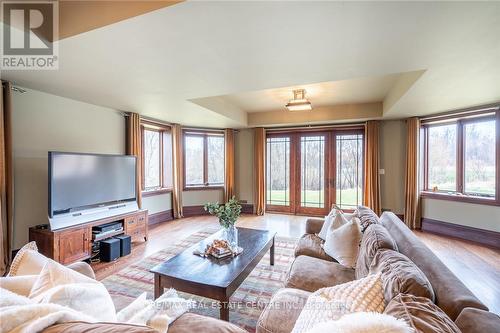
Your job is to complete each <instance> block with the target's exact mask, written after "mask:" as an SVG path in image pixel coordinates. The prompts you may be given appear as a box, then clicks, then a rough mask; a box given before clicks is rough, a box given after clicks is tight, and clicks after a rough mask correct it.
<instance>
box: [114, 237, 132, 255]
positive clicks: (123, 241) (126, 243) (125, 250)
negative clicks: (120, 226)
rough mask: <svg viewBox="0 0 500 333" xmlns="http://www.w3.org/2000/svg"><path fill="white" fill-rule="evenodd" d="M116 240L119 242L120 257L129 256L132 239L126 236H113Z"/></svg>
mask: <svg viewBox="0 0 500 333" xmlns="http://www.w3.org/2000/svg"><path fill="white" fill-rule="evenodd" d="M115 238H116V239H119V240H120V257H123V256H126V255H129V254H130V251H131V247H132V245H131V244H132V241H131V240H132V238H131V237H130V236H128V235H119V236H115Z"/></svg>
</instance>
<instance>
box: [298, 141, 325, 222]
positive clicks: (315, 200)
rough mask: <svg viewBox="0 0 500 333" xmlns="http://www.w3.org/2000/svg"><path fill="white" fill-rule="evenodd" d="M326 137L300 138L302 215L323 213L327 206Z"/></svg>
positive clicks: (299, 174) (300, 208)
mask: <svg viewBox="0 0 500 333" xmlns="http://www.w3.org/2000/svg"><path fill="white" fill-rule="evenodd" d="M325 148H326V135H324V134H310V135H309V134H308V135H302V136H300V171H299V173H298V176H299V177H300V181H299V203H298V204H299V205H298V211H299V212H300V213H306V214H307V213H323V212H325V211H326V210H327V206H326V202H327V200H326V193H327V186H326V181H325V179H326V177H325V175H327V174H328V173H327V172H328V170H327V167H326V165H327V164H326V158H325V156H326V150H325Z"/></svg>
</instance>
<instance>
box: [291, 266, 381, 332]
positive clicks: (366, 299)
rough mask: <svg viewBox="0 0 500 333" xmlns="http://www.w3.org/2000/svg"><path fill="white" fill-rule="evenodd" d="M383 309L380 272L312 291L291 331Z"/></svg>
mask: <svg viewBox="0 0 500 333" xmlns="http://www.w3.org/2000/svg"><path fill="white" fill-rule="evenodd" d="M382 311H384V292H383V290H382V281H381V280H380V274H372V275H369V276H367V277H366V278H363V279H360V280H354V281H351V282H347V283H343V284H339V285H337V286H334V287H327V288H322V289H319V290H317V291H315V292H314V293H312V294H311V295H310V296H309V298H308V299H307V302H306V304H305V306H304V309H303V310H302V312H301V313H300V315H299V318H297V321H296V322H295V326H294V328H293V330H292V333H303V332H307V331H308V330H310V329H311V328H313V327H314V326H315V325H318V324H319V323H323V322H326V321H330V320H338V319H340V318H341V317H342V316H344V315H346V314H349V313H353V312H378V313H381V312H382Z"/></svg>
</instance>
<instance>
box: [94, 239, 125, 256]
mask: <svg viewBox="0 0 500 333" xmlns="http://www.w3.org/2000/svg"><path fill="white" fill-rule="evenodd" d="M99 253H100V257H101V261H113V260H116V259H118V258H119V257H120V240H119V239H115V238H109V239H105V240H103V241H100V242H99Z"/></svg>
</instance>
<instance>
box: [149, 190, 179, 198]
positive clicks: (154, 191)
mask: <svg viewBox="0 0 500 333" xmlns="http://www.w3.org/2000/svg"><path fill="white" fill-rule="evenodd" d="M170 192H172V189H171V188H159V189H156V190H149V191H142V197H143V198H144V197H152V196H155V195H161V194H165V193H170Z"/></svg>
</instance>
